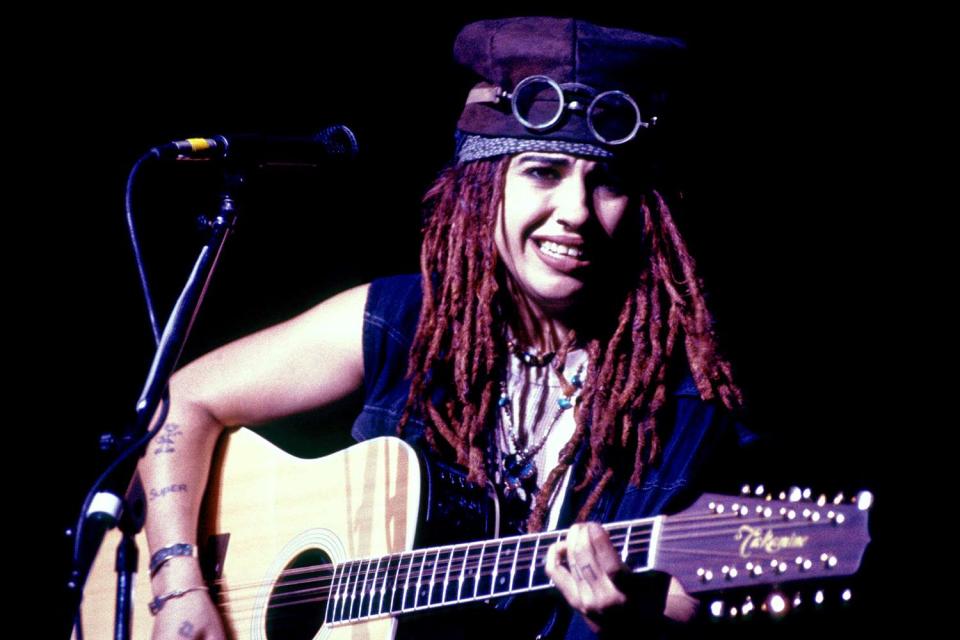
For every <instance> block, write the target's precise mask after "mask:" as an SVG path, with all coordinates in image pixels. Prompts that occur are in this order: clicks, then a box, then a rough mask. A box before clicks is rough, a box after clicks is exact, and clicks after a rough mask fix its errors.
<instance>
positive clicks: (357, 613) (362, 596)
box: [350, 558, 373, 619]
mask: <svg viewBox="0 0 960 640" xmlns="http://www.w3.org/2000/svg"><path fill="white" fill-rule="evenodd" d="M372 564H373V559H372V558H370V559H369V560H367V561H366V567H364V564H363V561H361V562H360V574H359V575H358V576H357V585H356V586H357V598H356V600H354V602H353V610H352V611H351V614H350V617H351V618H353V619H357V618H361V617H363V610H364V608H366V607H367V606H369V602H367V601H366V598H367V594H368V593H369V592H368V591H367V582H368V581H369V580H370V565H372Z"/></svg>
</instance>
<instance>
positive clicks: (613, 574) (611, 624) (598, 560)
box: [546, 522, 666, 633]
mask: <svg viewBox="0 0 960 640" xmlns="http://www.w3.org/2000/svg"><path fill="white" fill-rule="evenodd" d="M546 571H547V575H548V576H550V578H551V579H552V580H553V582H554V584H556V585H557V588H558V589H559V590H560V593H561V594H563V597H564V598H566V600H567V602H568V603H569V604H570V606H571V607H573V608H574V609H575V610H577V611H579V612H580V613H581V614H583V617H584V619H585V620H586V622H587V624H588V625H589V626H590V628H591V629H592V630H593V631H594V632H595V633H600V632H609V631H612V630H614V629H616V628H619V627H621V626H623V625H624V623H627V622H631V621H632V622H633V623H634V624H637V623H642V622H643V620H637V619H636V618H637V616H636V613H637V611H638V609H642V610H646V611H652V613H651V615H652V616H656V617H662V615H663V597H664V595H665V592H666V583H664V585H663V587H664V588H663V590H662V591H663V593H659V594H655V593H651V592H650V590H649V589H638V588H636V587H637V586H638V585H637V580H635V578H636V577H637V576H634V575H633V574H632V573H631V571H630V569H629V568H628V567H627V566H626V565H625V564H624V563H623V562H622V561H621V560H620V556H619V554H618V553H617V552H616V550H615V549H614V548H613V544H612V543H611V542H610V536H609V534H607V532H606V530H605V529H604V528H603V527H601V526H600V525H599V524H597V523H595V522H588V523H580V524H575V525H573V526H572V527H571V528H570V531H569V532H568V533H567V537H566V539H565V540H561V541H560V542H557V543H556V544H554V545H551V547H550V549H549V550H548V551H547V564H546ZM655 597H656V598H657V599H659V602H655V601H654V598H655ZM642 599H647V600H648V601H647V602H641V600H642ZM639 604H644V605H652V609H651V607H650V606H638V605H639ZM628 615H629V618H628ZM634 628H635V627H634Z"/></svg>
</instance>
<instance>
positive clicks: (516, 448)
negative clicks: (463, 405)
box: [497, 364, 584, 502]
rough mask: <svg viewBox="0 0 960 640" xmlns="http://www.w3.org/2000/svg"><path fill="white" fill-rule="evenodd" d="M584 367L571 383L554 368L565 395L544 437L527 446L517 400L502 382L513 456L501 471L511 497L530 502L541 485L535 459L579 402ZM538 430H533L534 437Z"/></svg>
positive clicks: (505, 460) (504, 426) (502, 408)
mask: <svg viewBox="0 0 960 640" xmlns="http://www.w3.org/2000/svg"><path fill="white" fill-rule="evenodd" d="M583 368H584V365H583V364H581V365H580V366H579V367H578V368H577V371H576V373H575V374H574V375H573V378H571V380H570V382H567V379H566V378H565V377H564V375H563V372H562V371H561V370H560V368H559V367H553V370H554V371H555V372H556V374H557V377H558V378H559V380H560V385H561V388H562V389H563V395H562V396H561V397H559V398H557V408H556V410H555V412H554V414H553V418H552V419H551V420H550V422H549V424H547V426H546V428H545V429H543V433H542V434H541V435H540V437H539V438H538V439H537V440H536V442H533V443H531V444H528V445H527V446H522V445H521V444H520V432H519V428H518V426H517V425H516V424H515V423H514V420H513V408H512V407H513V398H512V397H511V396H510V394H509V392H508V391H507V385H506V383H505V382H501V383H500V398H499V400H498V401H497V405H498V406H499V408H500V426H501V428H502V429H503V431H504V433H505V434H506V439H507V440H508V441H509V445H510V448H512V453H509V454H508V455H506V456H505V457H504V458H503V460H502V461H501V465H500V469H501V471H502V477H503V487H504V494H506V495H507V496H510V495H513V494H516V495H517V497H518V498H520V500H522V501H524V502H526V501H527V500H528V498H529V497H530V495H531V494H532V493H533V491H534V490H535V489H536V486H537V467H536V464H535V463H534V457H535V456H536V455H537V453H538V452H539V451H540V449H542V448H543V446H544V445H545V444H546V442H547V438H549V437H550V434H551V433H552V432H553V428H554V427H555V426H556V424H557V423H558V422H559V421H560V417H561V416H562V415H563V414H564V412H566V411H567V410H568V409H571V408H573V407H574V406H575V404H576V402H577V400H578V399H579V392H580V390H581V388H582V387H583V380H582V377H581V376H582V375H583ZM535 432H536V429H531V437H532V436H533V434H534V433H535Z"/></svg>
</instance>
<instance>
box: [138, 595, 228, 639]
mask: <svg viewBox="0 0 960 640" xmlns="http://www.w3.org/2000/svg"><path fill="white" fill-rule="evenodd" d="M226 637H227V636H226V633H225V632H224V629H223V621H222V620H221V618H220V612H219V611H217V607H216V605H214V604H213V601H212V600H211V599H210V594H208V593H207V592H206V591H191V592H190V593H186V594H184V595H182V596H180V597H179V598H171V599H170V600H167V602H166V604H164V606H163V609H161V610H160V611H159V612H158V613H157V616H156V618H154V625H153V635H152V639H153V640H226Z"/></svg>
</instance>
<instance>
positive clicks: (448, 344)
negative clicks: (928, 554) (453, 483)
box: [139, 18, 753, 640]
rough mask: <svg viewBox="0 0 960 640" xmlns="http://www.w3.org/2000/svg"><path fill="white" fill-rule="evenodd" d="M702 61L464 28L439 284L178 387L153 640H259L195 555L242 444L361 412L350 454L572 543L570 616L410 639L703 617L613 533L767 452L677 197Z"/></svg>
mask: <svg viewBox="0 0 960 640" xmlns="http://www.w3.org/2000/svg"><path fill="white" fill-rule="evenodd" d="M684 50H685V46H684V43H683V42H681V41H679V40H677V39H674V38H670V37H661V36H656V35H650V34H646V33H639V32H634V31H628V30H624V29H618V28H612V27H605V26H598V25H594V24H590V23H587V22H583V21H579V20H573V19H554V18H514V19H505V20H490V21H482V22H476V23H473V24H469V25H467V26H466V27H464V28H463V30H462V31H461V32H460V34H459V36H458V37H457V39H456V42H455V45H454V54H455V57H456V60H457V62H458V63H459V64H460V65H464V66H465V67H467V68H468V69H470V70H472V71H473V72H474V73H475V74H476V85H475V86H474V87H473V89H472V90H471V91H470V92H469V94H468V95H467V96H466V97H465V101H464V106H463V111H462V113H461V115H460V118H459V121H458V123H457V130H456V136H457V149H456V154H455V157H454V158H452V159H451V161H450V164H449V166H447V167H446V168H444V169H443V170H442V171H441V172H440V174H439V177H438V178H437V179H436V182H435V183H434V184H433V186H432V187H431V188H430V189H429V191H428V192H427V194H426V196H425V198H424V207H425V220H424V226H423V244H422V254H421V271H420V273H419V274H416V275H399V276H395V277H391V278H385V279H381V280H376V281H374V282H371V283H369V284H366V285H363V286H360V287H357V288H354V289H351V290H348V291H345V292H343V293H341V294H339V295H337V296H334V297H333V298H331V299H329V300H327V301H326V302H323V303H321V304H319V305H318V306H316V307H315V308H313V309H311V310H309V311H307V312H306V313H304V314H302V315H300V316H298V317H296V318H293V319H291V320H289V321H287V322H284V323H282V324H279V325H277V326H273V327H270V328H267V329H264V330H262V331H260V332H258V333H255V334H253V335H250V336H248V337H246V338H243V339H240V340H238V341H236V342H234V343H231V344H228V345H226V346H224V347H222V348H220V349H217V350H216V351H213V352H212V353H209V354H208V355H206V356H204V357H202V358H200V359H198V360H196V361H194V362H192V363H191V364H189V365H187V366H185V367H183V368H182V369H181V370H180V371H179V372H177V373H176V374H175V375H174V377H173V378H172V380H171V382H170V402H171V404H170V409H169V414H168V416H167V419H166V423H165V425H164V428H163V429H162V430H161V433H162V434H164V435H163V437H166V438H173V439H174V441H175V442H176V446H175V447H172V448H166V447H151V448H150V449H148V451H147V454H146V455H145V457H144V458H143V460H142V462H141V464H140V468H139V470H140V475H141V478H142V481H143V484H144V488H145V490H146V491H147V495H149V496H155V497H154V498H153V499H151V500H149V502H148V518H147V524H146V529H147V535H148V538H149V542H150V551H149V553H150V554H151V568H152V574H153V575H152V577H151V583H150V586H151V588H152V591H153V598H154V600H153V603H154V604H153V607H152V609H153V610H154V613H155V618H154V620H155V621H154V626H153V637H154V638H158V639H159V638H177V637H192V638H224V637H226V636H225V628H232V629H233V630H234V632H235V633H240V632H239V631H238V629H240V625H241V622H239V621H237V620H230V619H224V618H223V617H222V616H221V613H220V611H221V610H220V608H219V607H218V605H219V604H220V603H221V600H220V599H218V600H217V601H215V600H214V598H213V597H211V592H210V590H209V589H210V588H211V587H210V585H208V584H207V583H205V581H204V577H203V575H201V568H200V567H201V565H200V561H199V560H198V557H197V556H198V553H197V548H198V545H199V546H200V549H201V551H202V549H203V548H204V545H205V541H203V540H198V536H197V519H198V514H199V512H200V507H201V502H202V499H203V495H204V488H205V486H206V482H207V478H208V474H209V472H210V466H211V465H210V461H211V457H212V454H213V451H214V447H215V444H216V443H217V441H218V438H219V437H220V436H221V434H222V433H223V431H224V430H225V429H226V428H229V427H234V426H239V425H245V426H251V425H257V424H260V423H263V422H266V421H269V420H271V419H274V418H277V417H280V416H284V415H289V414H291V413H295V412H300V411H305V410H308V409H311V408H315V407H318V406H322V405H327V404H329V403H333V402H335V401H337V400H338V399H341V398H343V397H345V396H347V395H348V394H350V393H351V392H353V391H355V390H357V389H360V388H362V389H363V390H364V391H365V399H364V408H363V411H362V412H361V413H360V415H359V416H358V417H357V418H356V422H355V423H354V426H353V435H354V436H355V437H356V439H358V440H367V439H370V438H374V437H377V436H385V435H387V436H393V435H400V436H402V437H403V438H404V439H405V440H407V441H408V442H409V443H411V444H412V445H413V446H415V447H418V448H420V449H422V450H423V451H427V452H429V453H430V454H431V455H432V456H435V457H436V458H438V459H440V460H443V461H446V462H449V463H455V464H457V465H459V466H460V467H462V468H464V469H465V471H466V473H467V474H468V476H469V479H470V480H472V481H474V482H476V483H479V484H480V485H482V486H491V487H493V488H494V490H495V492H496V496H497V499H498V501H499V505H500V507H499V509H500V511H499V513H500V524H501V527H500V531H499V534H498V535H499V536H508V535H512V534H515V533H522V532H534V531H543V530H549V529H556V528H565V527H569V528H570V530H569V534H568V535H567V537H566V538H565V539H563V540H561V541H559V542H557V543H556V544H553V545H552V546H551V548H550V550H549V552H548V554H547V556H546V572H547V573H548V575H549V576H550V578H551V579H552V581H553V583H554V584H555V585H556V588H557V589H556V591H553V592H551V594H552V595H551V594H547V595H544V594H542V593H541V594H539V595H527V596H517V597H511V598H506V599H499V600H497V599H493V601H492V602H490V603H479V604H474V605H471V606H470V607H465V608H461V609H456V610H454V611H453V612H452V613H449V612H448V613H443V612H439V613H436V614H426V613H424V614H420V615H416V616H410V617H407V616H401V617H400V620H399V624H398V628H397V637H403V638H425V637H435V638H444V639H452V638H491V637H498V638H514V637H516V638H520V637H524V638H534V637H550V638H567V639H571V640H572V639H575V638H593V637H598V636H603V637H616V636H617V635H620V634H623V635H630V636H631V637H640V636H643V637H647V636H650V635H651V634H653V635H656V634H657V633H660V632H661V631H662V630H663V629H665V628H667V627H668V626H669V625H670V624H672V623H670V622H668V621H669V620H673V621H683V620H687V619H689V618H691V617H692V616H693V615H694V614H695V613H696V611H697V601H696V600H695V599H694V598H692V597H691V596H689V595H687V594H686V593H684V591H683V590H682V588H681V587H680V586H679V584H678V583H677V582H676V581H672V582H671V581H669V580H666V579H663V580H661V579H659V578H649V577H647V579H638V578H637V576H635V575H634V574H632V573H631V572H630V571H629V570H628V569H627V567H626V565H625V563H624V558H623V557H622V556H621V555H620V554H619V553H618V552H617V551H616V550H615V549H614V546H613V544H612V543H611V540H610V537H609V536H608V534H607V533H606V532H605V530H604V529H603V528H601V527H600V526H598V525H597V524H596V523H597V522H612V521H618V520H625V519H630V518H638V517H645V516H651V515H656V514H658V513H661V512H666V511H671V510H674V509H675V508H677V507H678V505H680V504H681V502H682V501H683V500H686V499H689V498H690V495H689V490H690V489H692V488H693V487H695V486H699V485H700V484H701V483H702V482H703V480H704V472H705V470H706V469H707V468H708V465H709V463H710V462H711V461H714V460H716V459H717V457H718V456H719V455H721V452H727V451H734V450H738V449H739V448H740V447H742V446H743V445H746V444H747V443H749V442H750V441H751V440H752V439H753V435H752V434H751V433H750V432H749V431H747V430H746V429H744V428H743V427H742V426H741V425H740V423H739V422H737V420H736V419H735V416H736V415H737V412H738V411H739V410H740V409H741V404H742V397H741V392H740V389H739V388H738V386H737V384H736V382H735V381H734V378H733V375H732V373H731V367H730V364H729V362H728V360H727V359H726V358H725V357H724V355H723V353H722V351H721V350H720V348H719V345H718V340H717V337H716V335H715V334H714V331H713V327H712V317H711V313H710V310H709V309H708V307H707V304H706V302H705V297H704V289H703V286H704V285H703V283H702V281H701V279H700V277H699V276H698V274H697V269H696V264H695V261H694V258H693V256H691V254H690V252H689V251H688V248H687V244H686V242H685V241H684V237H683V234H682V233H681V230H680V229H679V228H678V226H677V224H676V223H675V222H674V218H673V216H672V215H671V204H672V198H673V197H674V194H672V193H670V192H669V191H668V190H667V189H665V188H663V187H662V186H661V184H660V181H661V178H662V177H663V176H664V173H665V171H667V169H668V168H667V167H665V166H664V163H663V162H662V161H661V160H662V158H661V157H660V154H659V150H661V149H663V148H664V145H668V144H669V142H670V140H669V137H668V134H667V132H668V131H669V129H670V126H671V125H672V122H671V93H670V86H671V83H672V82H673V81H674V80H675V77H674V75H673V70H674V69H675V68H676V67H677V65H678V64H679V61H680V60H681V59H682V57H683V55H684ZM332 490H333V489H332V488H331V491H332ZM258 517H261V516H260V514H258ZM262 517H263V518H269V517H270V516H269V514H262ZM490 535H491V536H494V535H497V534H490ZM448 560H449V558H448ZM481 564H482V563H481ZM227 569H228V570H229V561H228V562H227ZM448 571H449V565H448ZM424 572H425V570H424V569H421V573H420V575H419V576H418V579H422V576H423V573H424ZM373 575H374V576H375V578H374V580H377V579H379V578H378V577H376V576H379V574H377V573H376V572H374V573H373ZM418 584H419V583H418ZM431 584H433V583H432V582H431ZM444 584H447V583H446V582H444ZM377 585H379V583H377ZM373 592H374V590H370V593H371V594H372V593H373ZM237 597H239V596H237ZM362 602H367V601H366V600H363V601H362ZM361 606H362V605H361ZM371 606H372V605H371ZM319 615H321V620H322V612H321V613H320V614H319ZM225 625H226V627H225ZM304 637H312V636H308V635H305V636H304ZM358 637H359V636H358ZM364 637H365V636H364Z"/></svg>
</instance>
